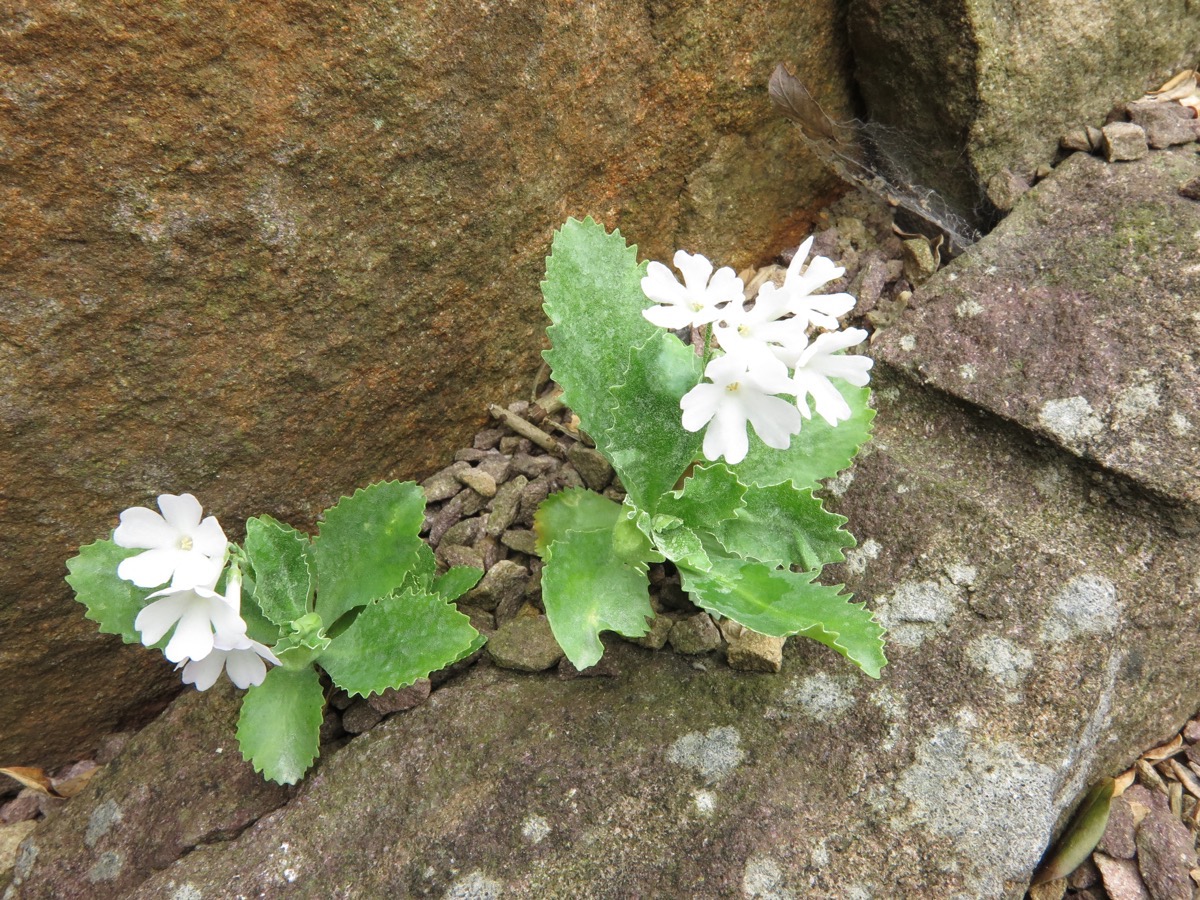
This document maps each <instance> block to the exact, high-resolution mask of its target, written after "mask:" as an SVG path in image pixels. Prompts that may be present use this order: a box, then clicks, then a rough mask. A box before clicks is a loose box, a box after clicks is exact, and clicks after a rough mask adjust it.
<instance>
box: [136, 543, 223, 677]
mask: <svg viewBox="0 0 1200 900" xmlns="http://www.w3.org/2000/svg"><path fill="white" fill-rule="evenodd" d="M217 576H218V577H219V576H220V570H219V569H218V570H217ZM215 581H216V579H215V578H214V579H213V582H210V583H209V584H208V585H199V584H198V585H195V586H193V587H189V588H182V589H181V588H176V587H169V588H167V589H166V590H162V591H155V592H154V593H153V594H151V595H150V597H149V598H147V599H153V598H154V597H161V598H162V599H161V600H155V601H154V602H153V603H151V604H150V605H149V606H147V607H145V608H144V609H142V611H141V612H139V613H138V614H137V618H136V619H135V620H134V622H133V627H134V628H136V629H137V630H138V631H140V632H141V633H142V643H143V644H145V645H146V646H147V647H150V646H153V645H154V644H156V643H158V642H159V641H160V640H162V637H163V635H165V634H166V633H167V632H168V631H170V630H171V627H172V626H174V627H175V633H174V634H173V635H172V636H171V640H170V641H169V642H168V643H167V646H166V648H165V649H164V650H163V655H164V656H165V657H166V658H167V659H169V660H170V661H171V662H173V663H177V662H180V661H181V660H183V659H190V660H202V659H204V658H205V657H206V656H208V655H209V654H210V653H211V652H212V650H213V647H214V646H216V644H218V643H219V644H221V645H222V646H224V647H236V646H238V645H239V644H240V643H241V642H242V641H243V639H244V638H245V636H246V623H245V622H244V621H242V617H241V604H242V580H241V576H240V574H238V572H237V569H236V567H235V568H234V569H231V570H230V577H229V584H228V585H227V586H226V588H225V596H224V597H222V596H221V595H220V594H218V593H217V592H216V591H215V590H213V583H215Z"/></svg>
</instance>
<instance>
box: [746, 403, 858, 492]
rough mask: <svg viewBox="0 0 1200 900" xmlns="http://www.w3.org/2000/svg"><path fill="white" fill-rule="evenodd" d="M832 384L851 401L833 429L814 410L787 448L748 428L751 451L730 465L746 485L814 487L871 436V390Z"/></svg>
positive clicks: (837, 468)
mask: <svg viewBox="0 0 1200 900" xmlns="http://www.w3.org/2000/svg"><path fill="white" fill-rule="evenodd" d="M834 384H835V385H836V386H837V388H838V390H839V391H841V394H842V396H843V397H845V398H846V402H847V403H848V404H850V411H851V417H850V419H849V420H847V421H845V422H839V423H838V424H837V427H836V428H833V427H830V425H829V424H828V423H827V422H826V421H825V420H824V419H822V418H821V417H820V416H818V415H817V414H816V413H813V416H812V418H811V419H808V420H806V421H805V423H804V427H803V428H801V429H800V433H799V434H795V435H792V442H791V444H790V445H789V447H788V449H786V450H774V449H772V448H770V447H768V446H767V445H766V444H764V443H763V442H762V441H761V440H759V437H758V435H756V434H755V433H754V431H753V429H750V452H749V453H748V454H747V456H746V458H745V459H744V460H742V461H741V462H740V463H738V464H737V465H736V466H734V467H733V470H734V472H735V473H736V474H737V477H738V479H739V480H740V481H742V482H743V483H745V484H779V483H780V482H784V481H787V480H788V479H791V480H792V481H793V482H795V484H796V487H798V488H806V487H811V488H817V487H819V482H820V481H821V480H822V479H825V478H832V477H833V476H834V475H836V474H837V473H838V472H840V471H842V469H844V468H846V467H847V466H849V465H850V462H851V461H852V460H853V459H854V457H855V455H856V454H857V453H858V450H859V448H860V447H861V446H862V445H863V444H865V443H866V442H867V440H868V439H869V438H870V436H871V420H872V419H874V418H875V410H873V409H871V408H870V407H869V406H868V405H867V401H868V400H869V399H870V396H871V391H870V389H869V388H865V387H863V388H856V387H854V386H853V385H850V384H847V383H846V382H844V381H836V382H834Z"/></svg>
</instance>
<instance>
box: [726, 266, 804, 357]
mask: <svg viewBox="0 0 1200 900" xmlns="http://www.w3.org/2000/svg"><path fill="white" fill-rule="evenodd" d="M768 287H770V288H771V290H769V291H768V290H766V288H768ZM774 288H775V286H774V285H772V284H766V285H763V287H762V288H761V289H760V290H759V292H758V299H756V300H755V301H754V306H753V307H752V308H750V309H746V308H745V306H744V305H743V304H742V303H731V304H729V306H727V307H726V308H725V309H724V310H723V311H722V313H721V318H720V319H719V320H718V321H717V322H716V323H715V324H714V326H713V330H714V331H715V332H716V336H717V343H718V344H719V345H720V346H721V349H722V350H724V351H725V352H726V353H728V354H733V355H737V356H741V357H742V358H744V359H745V360H747V361H748V362H750V363H752V364H753V362H754V361H755V360H758V359H761V358H763V356H764V354H774V355H775V356H777V357H779V358H780V359H786V358H787V357H788V356H789V355H790V354H791V353H792V351H793V350H794V352H796V353H798V352H799V351H801V350H803V349H804V347H805V345H806V344H807V343H808V337H807V335H806V334H805V331H804V329H805V327H806V326H807V324H808V322H807V321H806V320H805V319H802V318H800V317H798V316H792V315H791V312H790V310H789V309H788V301H787V295H786V294H784V293H782V292H778V291H775V289H774Z"/></svg>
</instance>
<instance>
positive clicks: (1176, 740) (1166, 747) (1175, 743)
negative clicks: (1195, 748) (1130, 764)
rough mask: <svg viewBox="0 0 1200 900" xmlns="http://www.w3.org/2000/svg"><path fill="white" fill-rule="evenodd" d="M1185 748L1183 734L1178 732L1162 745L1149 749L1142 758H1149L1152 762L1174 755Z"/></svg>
mask: <svg viewBox="0 0 1200 900" xmlns="http://www.w3.org/2000/svg"><path fill="white" fill-rule="evenodd" d="M1184 749H1186V748H1185V747H1184V746H1183V735H1179V734H1177V735H1175V737H1173V738H1171V740H1169V741H1167V742H1166V743H1165V744H1163V745H1162V746H1160V747H1155V748H1154V749H1153V750H1147V751H1146V752H1145V753H1143V754H1142V759H1145V760H1149V761H1150V762H1158V761H1159V760H1163V759H1167V758H1169V757H1172V756H1174V755H1175V754H1176V753H1178V752H1180V751H1181V750H1184Z"/></svg>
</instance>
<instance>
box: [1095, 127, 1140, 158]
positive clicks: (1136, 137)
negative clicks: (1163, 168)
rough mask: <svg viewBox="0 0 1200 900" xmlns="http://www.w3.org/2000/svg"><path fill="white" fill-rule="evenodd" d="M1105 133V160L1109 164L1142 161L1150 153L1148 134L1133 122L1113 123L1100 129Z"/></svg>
mask: <svg viewBox="0 0 1200 900" xmlns="http://www.w3.org/2000/svg"><path fill="white" fill-rule="evenodd" d="M1100 130H1101V131H1103V132H1104V158H1105V159H1106V160H1108V161H1109V162H1124V161H1128V160H1133V159H1141V158H1142V157H1143V156H1145V155H1146V154H1147V153H1149V152H1150V148H1149V146H1148V145H1147V143H1146V132H1145V130H1144V129H1143V128H1142V127H1141V126H1140V125H1134V124H1133V123H1132V122H1112V123H1110V124H1108V125H1105V126H1104V127H1103V128H1101V129H1100Z"/></svg>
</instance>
